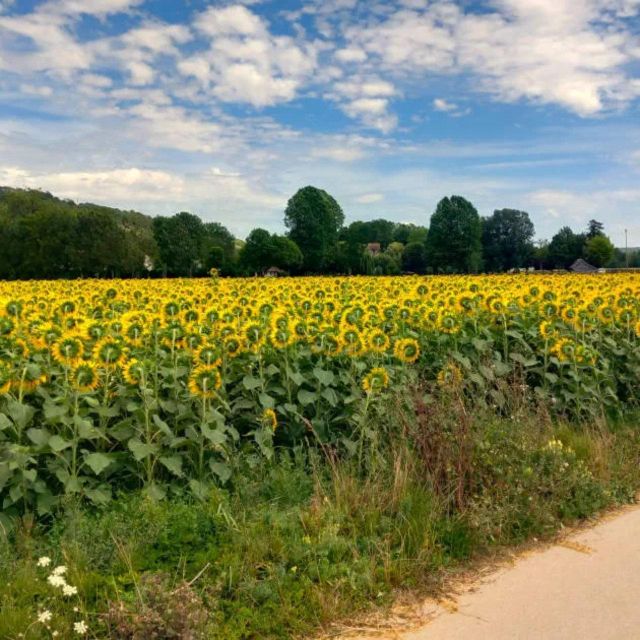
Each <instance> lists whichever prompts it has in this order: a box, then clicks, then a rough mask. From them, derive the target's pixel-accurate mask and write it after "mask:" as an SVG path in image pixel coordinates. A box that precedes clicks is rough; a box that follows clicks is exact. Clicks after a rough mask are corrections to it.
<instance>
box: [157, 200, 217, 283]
mask: <svg viewBox="0 0 640 640" xmlns="http://www.w3.org/2000/svg"><path fill="white" fill-rule="evenodd" d="M153 230H154V236H155V239H156V242H157V243H158V251H159V254H160V260H161V262H162V265H163V267H164V270H165V271H166V273H167V274H168V275H172V276H192V275H194V273H196V272H204V267H205V264H204V260H203V258H204V256H203V255H202V249H203V245H204V241H205V236H206V230H205V226H204V224H203V223H202V220H200V218H198V216H195V215H193V214H192V213H188V212H187V211H182V212H180V213H177V214H176V215H174V216H171V217H170V218H165V217H162V216H159V217H157V218H154V220H153Z"/></svg>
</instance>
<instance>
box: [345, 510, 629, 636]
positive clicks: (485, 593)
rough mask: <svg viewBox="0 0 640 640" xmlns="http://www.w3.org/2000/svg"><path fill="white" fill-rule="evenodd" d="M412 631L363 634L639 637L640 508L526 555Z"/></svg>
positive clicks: (430, 610)
mask: <svg viewBox="0 0 640 640" xmlns="http://www.w3.org/2000/svg"><path fill="white" fill-rule="evenodd" d="M423 615H424V616H425V617H426V619H428V620H429V622H427V623H426V624H425V625H424V626H422V627H420V628H418V629H415V630H413V631H409V632H390V631H387V632H384V633H381V634H376V635H368V636H367V635H364V636H363V635H360V636H354V635H352V636H351V638H358V639H359V640H365V639H368V638H376V639H378V640H380V639H381V638H383V639H384V640H640V507H633V508H630V509H627V510H624V511H622V512H621V513H618V514H616V515H615V516H613V517H608V518H606V519H604V520H603V521H602V522H600V523H599V524H597V525H596V526H594V527H593V528H590V529H587V530H583V531H580V532H578V533H576V534H573V535H571V536H569V537H568V538H566V539H565V540H564V541H562V542H559V543H558V544H556V545H553V546H551V547H548V548H546V549H543V550H541V551H535V552H532V553H528V554H525V555H524V556H521V557H519V558H518V559H517V560H516V561H515V563H514V564H513V565H512V566H508V567H504V568H500V569H498V570H497V571H495V572H493V573H491V574H490V575H489V576H488V577H485V578H483V579H481V580H480V581H479V582H477V583H476V584H474V585H473V586H472V588H467V589H466V590H464V589H463V590H462V593H460V594H459V595H458V596H457V597H456V598H455V599H452V600H451V601H449V602H445V603H442V602H440V603H436V602H426V603H425V604H424V605H423Z"/></svg>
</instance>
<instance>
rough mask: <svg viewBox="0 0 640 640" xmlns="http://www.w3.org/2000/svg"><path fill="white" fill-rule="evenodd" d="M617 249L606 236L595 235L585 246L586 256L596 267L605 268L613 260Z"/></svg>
mask: <svg viewBox="0 0 640 640" xmlns="http://www.w3.org/2000/svg"><path fill="white" fill-rule="evenodd" d="M614 252H615V247H614V246H613V244H612V243H611V240H609V238H607V236H605V235H600V234H598V235H595V236H593V237H591V238H589V239H588V240H587V241H586V243H585V245H584V256H585V258H586V260H587V262H590V263H591V264H592V265H593V266H594V267H604V266H605V265H607V264H608V263H609V262H610V261H611V259H612V258H613V254H614Z"/></svg>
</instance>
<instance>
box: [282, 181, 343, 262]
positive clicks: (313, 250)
mask: <svg viewBox="0 0 640 640" xmlns="http://www.w3.org/2000/svg"><path fill="white" fill-rule="evenodd" d="M284 221H285V225H286V226H287V228H288V229H289V237H290V238H291V240H293V241H294V242H295V243H296V244H297V245H298V247H299V248H300V250H301V251H302V255H303V269H304V271H307V272H324V271H328V270H330V269H331V268H333V267H335V262H336V258H337V252H338V234H339V231H340V229H341V227H342V225H343V223H344V213H343V211H342V209H341V208H340V205H339V204H338V203H337V202H336V200H335V199H334V198H333V197H332V196H330V195H329V194H328V193H327V192H326V191H324V190H322V189H318V188H316V187H311V186H309V187H304V188H302V189H300V190H299V191H298V192H297V193H296V194H295V195H294V196H293V197H292V198H291V199H290V200H289V202H288V204H287V208H286V210H285V216H284Z"/></svg>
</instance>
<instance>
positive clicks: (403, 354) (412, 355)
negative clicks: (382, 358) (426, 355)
mask: <svg viewBox="0 0 640 640" xmlns="http://www.w3.org/2000/svg"><path fill="white" fill-rule="evenodd" d="M393 355H395V357H396V358H398V360H400V361H401V362H406V363H409V364H412V363H414V362H415V361H416V360H417V359H418V358H419V357H420V345H418V341H417V340H415V339H414V338H402V339H401V340H396V343H395V344H394V345H393Z"/></svg>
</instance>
